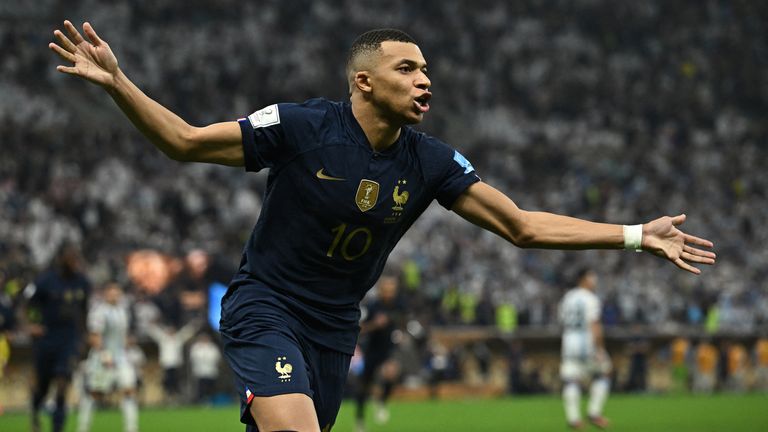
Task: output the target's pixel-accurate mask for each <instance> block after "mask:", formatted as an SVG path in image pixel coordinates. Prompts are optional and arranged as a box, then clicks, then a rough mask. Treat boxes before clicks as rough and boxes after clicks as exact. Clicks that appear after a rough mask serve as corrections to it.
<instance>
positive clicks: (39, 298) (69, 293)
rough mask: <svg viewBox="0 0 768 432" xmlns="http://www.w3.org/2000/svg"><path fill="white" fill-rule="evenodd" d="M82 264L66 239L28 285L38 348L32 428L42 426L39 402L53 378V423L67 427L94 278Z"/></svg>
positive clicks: (59, 427) (32, 330)
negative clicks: (70, 391) (69, 397)
mask: <svg viewBox="0 0 768 432" xmlns="http://www.w3.org/2000/svg"><path fill="white" fill-rule="evenodd" d="M80 267H81V258H80V252H79V251H78V249H77V248H76V247H75V246H74V245H72V244H65V245H63V246H61V247H60V248H59V250H58V252H57V253H56V256H55V257H54V262H53V265H52V266H51V268H50V269H49V270H47V271H45V272H44V273H43V274H41V275H40V276H39V277H38V278H37V279H36V280H35V281H34V282H33V283H32V284H30V285H28V286H27V287H26V288H24V297H25V299H26V300H27V312H28V314H29V321H30V323H29V332H30V334H31V335H32V337H33V338H34V342H33V345H34V353H35V377H36V380H35V385H34V388H33V390H32V419H31V420H32V425H31V429H32V431H33V432H36V431H39V430H40V408H41V407H42V404H43V401H44V399H45V397H46V395H47V394H48V389H49V387H50V386H51V384H53V385H54V387H55V390H56V396H55V400H56V407H55V409H54V411H53V413H52V422H51V423H52V429H53V431H54V432H59V431H61V430H63V428H64V422H65V420H66V415H67V408H66V395H67V389H68V387H69V383H70V381H71V378H72V370H73V368H74V366H75V365H76V364H77V360H78V357H79V356H80V348H81V342H82V336H83V334H84V333H85V319H86V313H87V310H88V298H89V296H90V292H91V284H90V282H89V281H88V279H87V278H86V277H85V275H84V274H82V273H81V272H80Z"/></svg>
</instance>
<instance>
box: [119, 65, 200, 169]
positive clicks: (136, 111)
mask: <svg viewBox="0 0 768 432" xmlns="http://www.w3.org/2000/svg"><path fill="white" fill-rule="evenodd" d="M106 90H107V92H108V93H109V95H110V96H112V99H113V100H114V101H115V103H116V104H117V106H118V107H120V109H121V110H122V111H123V112H124V113H125V115H126V116H127V117H128V118H129V119H130V120H131V122H132V123H133V124H134V126H136V128H137V129H138V130H139V131H140V132H141V133H142V134H144V136H146V137H147V138H149V140H150V141H152V143H153V144H154V145H155V146H156V147H157V148H159V149H160V150H161V151H162V152H163V153H165V154H166V155H167V156H168V157H170V158H172V159H175V160H182V161H183V160H188V159H189V154H190V152H191V150H192V139H191V136H192V134H193V132H194V129H195V128H194V127H193V126H191V125H190V124H188V123H187V122H185V121H184V120H183V119H182V118H181V117H179V116H177V115H176V114H174V113H173V112H171V111H170V110H169V109H167V108H165V107H164V106H162V105H160V104H159V103H157V102H156V101H154V100H153V99H152V98H150V97H149V96H147V95H146V94H144V92H142V91H141V89H139V88H138V87H136V85H135V84H134V83H133V82H131V80H130V79H128V77H127V76H125V74H124V73H123V72H122V71H121V70H119V69H118V71H117V74H116V75H115V79H114V82H113V84H112V85H111V86H109V87H106Z"/></svg>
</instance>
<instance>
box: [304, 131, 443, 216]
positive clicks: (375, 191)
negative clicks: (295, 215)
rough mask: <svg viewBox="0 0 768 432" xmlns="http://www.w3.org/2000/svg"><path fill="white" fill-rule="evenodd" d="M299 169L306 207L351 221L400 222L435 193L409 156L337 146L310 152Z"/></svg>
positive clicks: (312, 210)
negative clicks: (396, 155)
mask: <svg viewBox="0 0 768 432" xmlns="http://www.w3.org/2000/svg"><path fill="white" fill-rule="evenodd" d="M294 169H295V170H297V171H298V173H295V174H294V176H295V177H294V178H300V179H301V181H300V182H299V183H298V187H297V188H298V189H299V194H300V196H301V199H302V204H303V205H304V206H305V207H307V208H308V209H309V210H310V211H311V212H312V213H314V214H319V215H321V216H323V215H325V216H328V217H334V218H337V219H344V220H349V221H350V222H359V223H366V224H368V225H370V224H383V225H391V224H397V223H399V222H401V221H402V220H404V219H405V218H407V217H408V215H409V214H412V212H414V211H419V210H418V208H420V207H421V206H422V203H423V202H424V200H427V201H428V196H429V193H430V192H429V185H427V184H425V183H424V181H423V178H422V176H421V175H420V172H419V170H418V169H417V166H416V165H415V164H413V163H412V161H410V160H409V159H408V158H407V157H394V156H391V155H390V156H386V155H380V154H376V153H371V152H369V151H367V150H361V149H356V148H349V147H343V146H338V147H331V148H328V149H324V150H323V151H318V152H313V153H312V154H309V155H307V157H305V158H303V160H301V161H300V162H299V163H297V164H296V166H295V167H294Z"/></svg>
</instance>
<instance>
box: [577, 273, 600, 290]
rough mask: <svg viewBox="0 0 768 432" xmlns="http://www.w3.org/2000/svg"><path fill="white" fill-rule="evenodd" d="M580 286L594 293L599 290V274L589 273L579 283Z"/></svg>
mask: <svg viewBox="0 0 768 432" xmlns="http://www.w3.org/2000/svg"><path fill="white" fill-rule="evenodd" d="M579 286H581V287H582V288H586V289H588V290H592V291H594V290H595V288H597V273H595V272H594V271H591V270H590V271H588V272H587V273H586V274H585V275H584V276H582V277H581V280H580V281H579Z"/></svg>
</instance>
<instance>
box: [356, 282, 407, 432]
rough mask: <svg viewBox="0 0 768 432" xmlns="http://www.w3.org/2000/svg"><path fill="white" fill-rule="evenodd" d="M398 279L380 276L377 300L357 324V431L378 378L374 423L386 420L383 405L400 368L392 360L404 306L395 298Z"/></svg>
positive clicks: (363, 428)
mask: <svg viewBox="0 0 768 432" xmlns="http://www.w3.org/2000/svg"><path fill="white" fill-rule="evenodd" d="M397 291H398V285H397V278H395V277H393V276H383V277H382V278H381V279H379V282H378V283H377V294H378V295H377V297H376V299H375V300H374V301H372V302H371V303H370V304H369V305H368V307H367V308H366V309H367V312H368V313H367V315H366V317H365V319H364V320H363V321H362V323H361V325H360V327H361V328H360V335H361V337H363V338H364V340H363V342H362V352H363V362H364V363H363V373H362V375H361V376H360V383H359V386H358V389H357V398H356V399H357V405H356V410H355V418H356V420H357V429H358V430H359V431H362V430H365V403H366V401H367V400H368V398H369V397H370V395H371V391H372V389H373V384H374V381H375V380H376V378H377V375H379V376H380V378H381V384H382V385H381V393H380V395H379V398H378V400H377V401H376V416H375V418H376V421H377V422H379V423H384V422H386V421H387V420H388V419H389V412H388V411H387V409H386V406H385V404H386V402H387V399H389V396H390V394H391V393H392V388H393V387H394V385H395V383H396V381H397V378H398V375H399V372H400V367H399V364H398V363H397V361H396V360H394V359H393V358H392V352H393V351H394V348H395V343H394V341H393V339H392V337H393V333H394V331H395V330H397V328H398V326H400V325H401V324H402V321H403V319H402V314H403V312H404V309H405V308H404V305H403V304H402V302H401V301H400V299H401V297H399V296H398V292H397Z"/></svg>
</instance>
